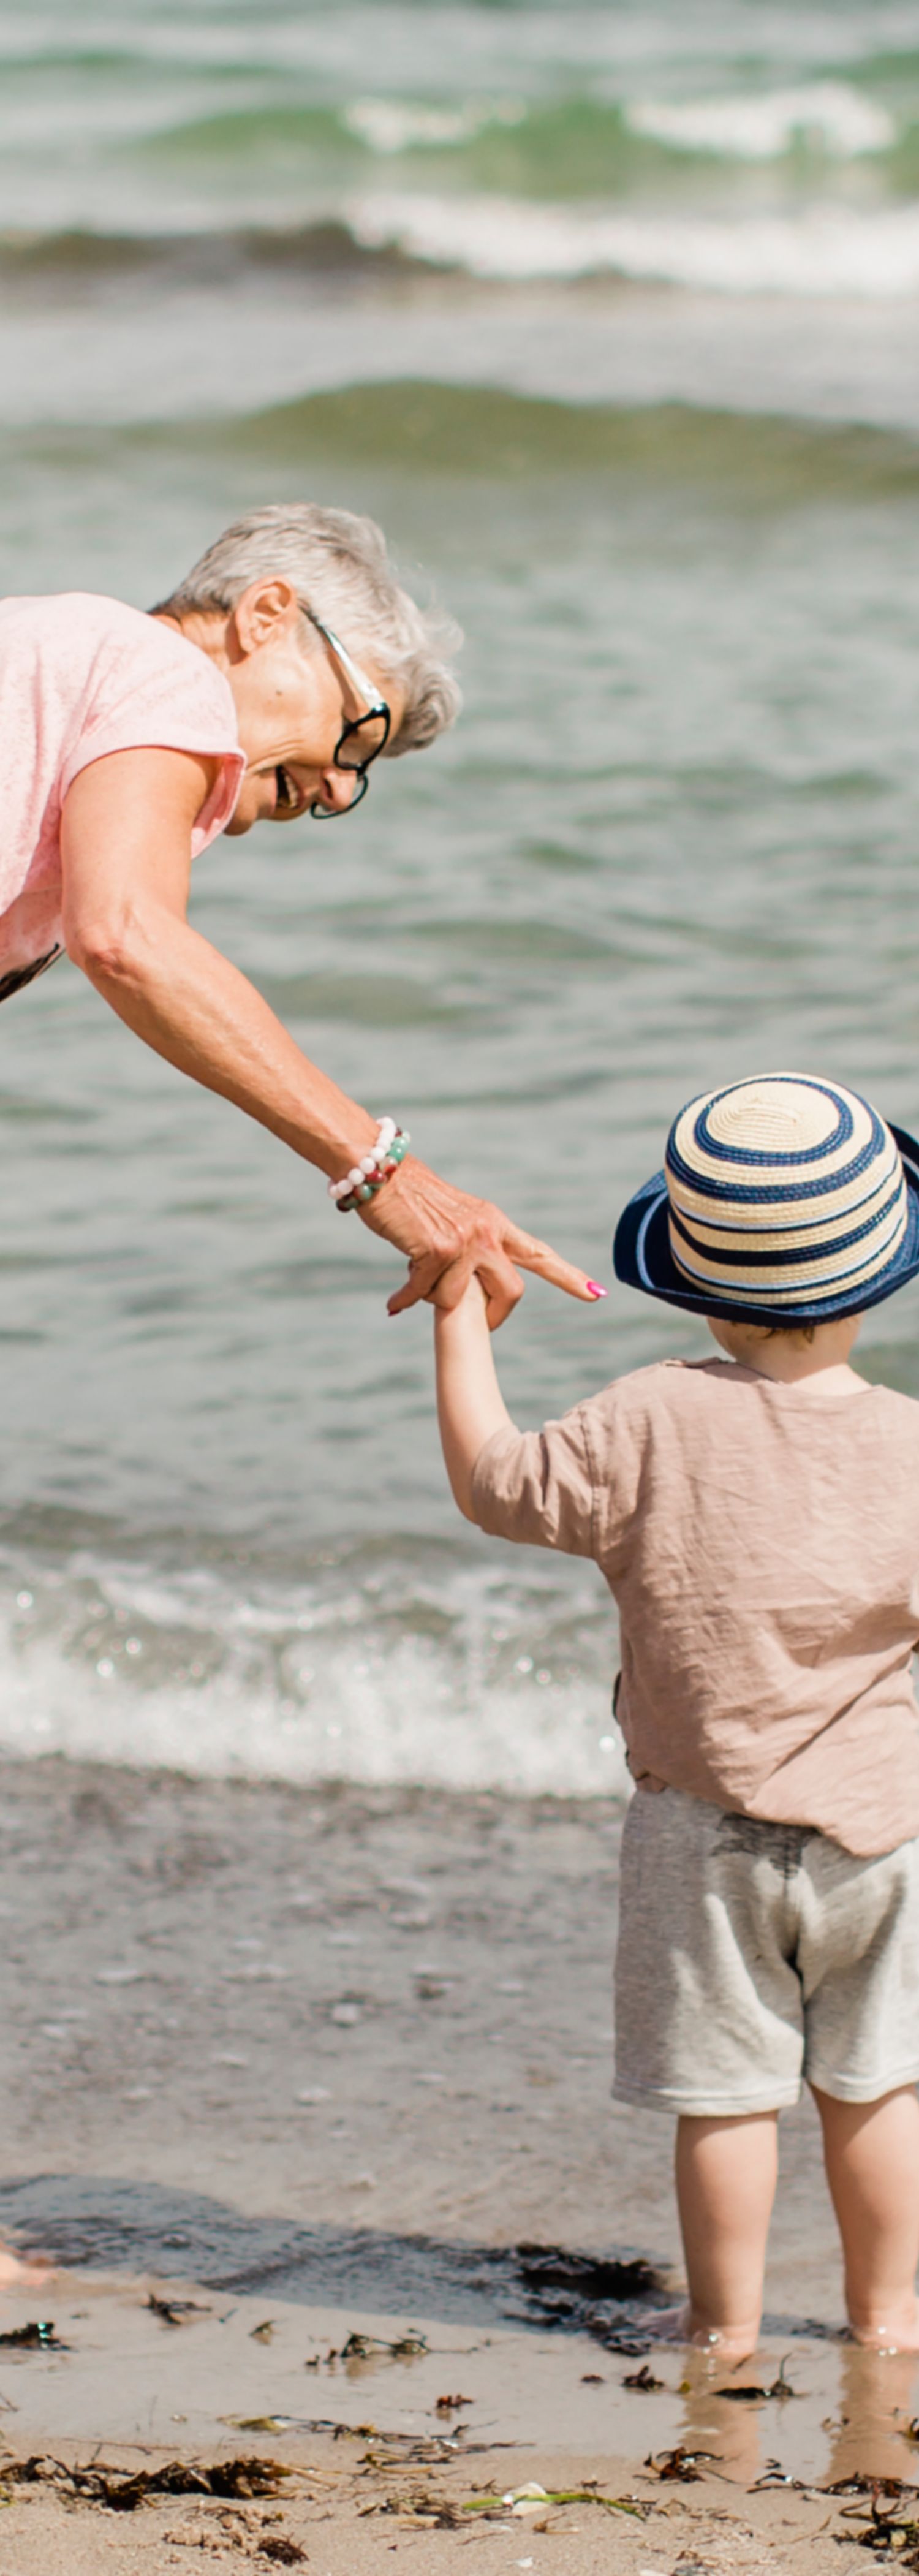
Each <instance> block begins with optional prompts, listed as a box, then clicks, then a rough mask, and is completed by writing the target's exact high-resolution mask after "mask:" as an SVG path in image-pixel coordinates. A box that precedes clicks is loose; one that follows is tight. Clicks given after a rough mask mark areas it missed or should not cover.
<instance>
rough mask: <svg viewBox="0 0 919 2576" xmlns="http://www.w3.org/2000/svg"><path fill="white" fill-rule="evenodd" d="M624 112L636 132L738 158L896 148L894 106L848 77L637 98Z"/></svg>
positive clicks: (841, 155)
mask: <svg viewBox="0 0 919 2576" xmlns="http://www.w3.org/2000/svg"><path fill="white" fill-rule="evenodd" d="M625 114H626V121H627V123H628V124H629V125H630V126H631V127H632V129H633V131H634V132H635V133H636V134H646V135H650V136H652V137H653V139H654V141H655V142H656V143H666V144H668V145H670V146H672V147H673V148H675V149H676V150H677V151H680V152H704V153H709V152H712V153H716V154H718V155H719V156H721V157H723V158H724V159H727V160H733V161H778V160H781V159H782V158H784V156H785V154H786V153H789V152H800V151H804V152H819V153H826V154H828V155H831V156H832V158H833V159H834V160H840V161H848V160H857V159H860V158H861V156H862V154H864V153H875V152H887V151H890V150H891V149H892V147H893V145H894V144H895V143H896V140H897V126H896V124H895V121H894V118H893V117H892V116H891V115H889V113H888V111H887V109H886V108H884V107H881V106H879V105H878V104H877V102H876V100H874V99H870V98H866V97H865V95H864V93H863V92H862V91H861V90H857V89H852V88H850V87H849V85H848V84H847V83H845V82H843V81H819V82H815V83H814V84H813V86H812V87H810V88H807V89H784V90H771V91H770V90H767V91H765V92H755V91H744V92H741V93H739V94H735V95H733V96H730V97H724V98H696V99H678V100H672V99H671V100H667V99H658V100H654V99H645V100H642V99H638V100H636V101H635V102H634V104H632V105H630V106H628V107H627V108H626V111H625Z"/></svg>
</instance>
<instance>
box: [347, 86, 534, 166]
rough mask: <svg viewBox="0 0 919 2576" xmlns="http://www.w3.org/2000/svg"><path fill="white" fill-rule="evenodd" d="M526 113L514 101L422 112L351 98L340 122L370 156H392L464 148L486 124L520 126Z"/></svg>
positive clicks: (409, 103)
mask: <svg viewBox="0 0 919 2576" xmlns="http://www.w3.org/2000/svg"><path fill="white" fill-rule="evenodd" d="M526 112H527V111H526V105H525V103H524V102H523V101H520V100H516V99H493V100H490V101H489V100H483V99H466V100H464V101H463V102H462V103H461V104H460V105H459V106H457V107H424V106H421V105H420V104H419V103H418V101H417V100H412V99H403V98H356V99H354V100H353V101H352V103H351V105H350V106H348V107H346V108H345V109H344V110H343V113H342V123H343V124H344V125H345V126H346V127H347V130H348V132H349V134H356V135H357V136H358V139H359V141H360V142H361V143H366V144H367V145H368V146H369V149H370V151H371V152H380V153H383V154H391V153H397V152H410V151H413V150H417V149H418V148H419V147H421V148H422V149H424V148H428V149H430V148H432V147H433V148H434V149H436V148H437V147H438V146H440V147H441V148H443V147H445V146H447V145H449V144H453V143H468V142H470V141H471V139H472V137H473V136H474V135H476V134H481V133H483V132H484V130H485V127H486V126H488V125H519V124H520V123H521V121H522V119H523V118H524V117H525V116H526Z"/></svg>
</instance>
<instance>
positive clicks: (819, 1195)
mask: <svg viewBox="0 0 919 2576" xmlns="http://www.w3.org/2000/svg"><path fill="white" fill-rule="evenodd" d="M613 1263H614V1267H615V1271H616V1276H617V1278H618V1279H623V1280H626V1281H627V1283H628V1285H629V1286H630V1287H632V1288H644V1289H645V1290H646V1291H647V1294H648V1295H649V1296H651V1297H662V1298H664V1299H665V1300H666V1303H667V1304H668V1305H670V1306H689V1307H692V1308H694V1309H696V1311H697V1312H698V1313H700V1314H703V1315H724V1316H732V1317H733V1318H735V1320H738V1321H741V1322H748V1321H749V1320H750V1319H751V1318H753V1317H755V1318H756V1319H757V1320H758V1321H759V1322H761V1323H764V1324H816V1323H822V1322H825V1321H826V1320H827V1318H828V1317H830V1316H832V1315H852V1314H859V1313H860V1312H861V1311H862V1309H863V1307H865V1306H877V1305H879V1304H880V1301H881V1299H882V1298H883V1297H890V1296H892V1295H893V1291H894V1289H895V1288H901V1287H902V1286H903V1283H904V1281H905V1280H907V1279H912V1278H913V1277H914V1276H915V1274H916V1272H917V1271H919V1145H917V1144H916V1143H915V1142H914V1140H913V1138H912V1137H911V1136H907V1135H905V1134H904V1133H903V1131H902V1129H900V1128H899V1127H888V1126H886V1125H885V1122H884V1120H883V1118H880V1117H879V1116H878V1113H877V1110H876V1109H872V1108H871V1106H870V1103H869V1102H868V1101H867V1100H861V1099H860V1098H859V1095H858V1093H857V1092H855V1091H844V1090H843V1089H842V1087H841V1085H840V1084H839V1083H835V1082H821V1081H817V1080H816V1079H814V1078H813V1077H812V1076H811V1075H810V1074H804V1073H767V1074H762V1075H760V1076H758V1077H757V1078H756V1079H755V1080H754V1081H751V1082H734V1083H730V1084H729V1085H728V1086H727V1087H726V1088H725V1089H724V1090H723V1091H707V1092H704V1093H703V1094H702V1096H701V1097H700V1098H699V1099H698V1100H690V1101H689V1103H688V1104H687V1107H686V1108H685V1109H681V1111H680V1114H679V1117H678V1118H676V1119H674V1123H673V1126H672V1127H671V1130H670V1134H669V1137H668V1139H667V1154H666V1162H665V1168H664V1170H663V1171H662V1172H655V1174H654V1177H653V1179H652V1180H650V1181H646V1182H645V1185H644V1188H643V1189H641V1190H638V1191H637V1192H636V1194H635V1197H634V1198H633V1199H630V1201H629V1204H628V1207H627V1208H626V1209H625V1210H624V1212H623V1214H622V1216H621V1217H620V1220H619V1224H618V1226H617V1228H616V1236H615V1241H614V1244H613Z"/></svg>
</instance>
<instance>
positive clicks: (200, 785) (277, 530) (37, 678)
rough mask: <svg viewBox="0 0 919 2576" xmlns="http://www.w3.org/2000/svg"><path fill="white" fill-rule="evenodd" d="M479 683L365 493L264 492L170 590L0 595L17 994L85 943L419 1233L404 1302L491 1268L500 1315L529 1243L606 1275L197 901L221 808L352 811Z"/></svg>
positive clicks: (4, 881)
mask: <svg viewBox="0 0 919 2576" xmlns="http://www.w3.org/2000/svg"><path fill="white" fill-rule="evenodd" d="M448 641H449V637H448ZM458 703H459V697H458V691H457V688H456V683H455V681H454V679H453V677H452V674H451V672H450V670H449V668H448V667H447V664H446V662H445V659H444V637H443V629H442V628H441V629H440V630H439V629H438V624H437V621H436V620H435V618H433V617H432V616H431V615H430V614H425V613H424V612H423V611H422V610H421V609H420V608H419V607H418V606H417V605H416V603H415V601H414V600H413V599H411V598H410V597H409V596H408V594H407V593H406V591H404V590H403V589H401V588H400V586H399V584H398V582H397V580H396V578H395V574H394V572H393V569H392V566H391V564H390V563H389V561H388V558H387V553H386V547H385V543H384V540H383V537H382V535H381V533H380V530H379V529H378V528H376V527H375V526H374V524H373V522H372V521H371V520H369V519H358V518H354V517H352V515H351V513H350V512H348V511H345V510H324V509H318V508H313V507H311V506H309V505H307V504H303V505H297V506H293V507H290V508H284V507H277V508H271V509H265V510H256V511H253V512H252V514H251V516H250V517H248V518H246V519H240V520H239V521H237V523H236V525H235V526H233V527H232V528H228V529H227V530H226V532H225V534H224V535H223V536H222V537H218V539H217V542H216V544H215V545H213V546H211V547H210V548H209V550H208V552H207V554H205V555H203V556H202V558H201V561H200V562H199V563H197V564H196V565H195V566H194V569H193V570H192V571H191V572H190V573H189V574H188V577H187V579H186V580H185V581H183V582H182V583H181V584H180V585H179V588H178V589H177V590H175V591H173V592H172V594H171V596H170V597H169V598H168V599H166V600H164V601H163V602H162V604H161V606H159V607H158V608H155V609H154V610H153V611H152V613H151V614H150V615H144V614H142V613H141V612H140V611H139V610H137V609H134V608H126V607H124V606H123V605H122V604H121V603H120V602H119V601H117V600H112V599H103V598H98V597H96V596H95V595H90V594H83V593H68V594H65V595H63V596H61V597H53V598H39V599H9V600H5V601H3V602H0V743H2V745H3V767H4V780H3V787H4V795H3V805H4V813H3V837H2V847H0V1000H5V999H6V998H7V996H8V995H9V994H11V993H13V992H15V991H16V990H17V989H18V988H19V987H20V986H22V985H24V984H27V983H30V982H31V981H32V980H33V978H34V977H35V976H36V975H39V974H41V973H43V972H44V970H45V969H46V968H47V967H49V966H51V965H52V964H53V963H54V961H55V959H56V958H58V957H60V956H61V955H62V954H63V953H64V952H65V951H66V954H67V955H68V957H71V958H72V959H73V960H74V963H75V964H76V965H78V966H79V967H81V968H82V970H83V973H84V974H85V975H87V976H88V978H89V981H90V983H91V984H94V985H95V987H96V990H97V992H99V993H101V995H102V997H103V1000H104V1001H106V1002H108V1003H109V1005H110V1007H111V1009H112V1010H113V1011H116V1012H117V1013H118V1017H119V1019H122V1020H125V1021H126V1022H127V1025H128V1027H129V1028H131V1029H133V1030H134V1031H135V1034H136V1035H137V1037H139V1038H142V1039H143V1040H144V1043H145V1045H147V1046H150V1047H153V1048H155V1050H156V1052H157V1053H158V1054H159V1055H163V1056H166V1057H167V1058H168V1060H169V1062H170V1063H171V1064H174V1065H177V1066H179V1068H180V1070H181V1071H182V1072H183V1073H187V1074H190V1075H191V1077H192V1080H193V1081H195V1082H200V1083H203V1084H205V1086H206V1087H207V1088H208V1089H209V1090H211V1091H217V1092H222V1093H223V1095H224V1097H225V1098H226V1099H228V1100H232V1101H234V1102H235V1103H236V1106H237V1107H238V1108H240V1109H244V1110H246V1111H247V1112H248V1115H249V1116H250V1117H251V1118H257V1119H259V1120H260V1121H261V1123H262V1125H263V1126H265V1127H269V1128H271V1130H272V1132H273V1134H274V1135H276V1136H280V1137H281V1138H283V1141H284V1143H285V1144H287V1145H290V1146H291V1147H292V1149H293V1151H294V1153H296V1154H300V1155H302V1156H303V1158H304V1160H305V1161H307V1162H309V1163H314V1164H316V1165H317V1167H318V1169H319V1170H320V1171H322V1172H324V1173H325V1174H326V1175H327V1178H328V1179H329V1181H330V1183H332V1185H333V1190H334V1185H336V1184H338V1189H337V1192H336V1193H335V1194H337V1195H338V1196H339V1198H341V1199H342V1200H343V1201H344V1204H345V1205H346V1206H347V1207H352V1206H353V1207H356V1208H357V1210H358V1212H359V1214H360V1215H361V1216H362V1218H363V1220H364V1223H365V1224H367V1225H369V1226H372V1228H373V1230H374V1232H375V1233H377V1234H381V1235H383V1236H384V1237H385V1238H386V1240H387V1242H389V1243H392V1244H395V1245H396V1247H397V1248H398V1250H399V1251H400V1252H402V1253H403V1254H405V1255H407V1257H408V1262H409V1275H408V1279H407V1280H406V1282H405V1284H404V1285H403V1287H402V1288H401V1289H400V1290H398V1291H397V1293H396V1294H395V1295H394V1296H393V1297H392V1298H391V1300H390V1311H391V1312H393V1313H396V1312H398V1311H399V1310H400V1309H401V1308H403V1307H405V1306H410V1305H412V1304H414V1302H415V1301H416V1299H417V1298H419V1297H426V1296H430V1295H431V1294H432V1293H434V1292H436V1295H437V1299H438V1302H439V1303H442V1304H449V1305H452V1304H453V1303H454V1302H455V1300H456V1299H457V1298H458V1297H460V1296H461V1295H462V1292H463V1289H464V1287H465V1285H466V1283H467V1281H468V1278H469V1276H470V1273H471V1272H472V1271H473V1270H475V1271H477V1272H478V1274H479V1277H480V1278H481V1280H482V1283H483V1286H484V1289H485V1292H486V1296H487V1299H488V1310H489V1317H490V1320H491V1322H492V1323H493V1324H497V1323H500V1322H501V1320H502V1318H503V1316H504V1315H505V1314H506V1313H507V1312H508V1310H509V1308H510V1307H511V1306H512V1305H513V1304H514V1302H515V1300H516V1299H517V1297H519V1296H520V1294H521V1290H522V1281H521V1279H520V1277H519V1269H520V1268H522V1269H527V1270H538V1271H539V1272H541V1274H542V1275H543V1277H544V1278H547V1279H549V1280H551V1281H552V1282H553V1284H554V1285H555V1286H557V1287H559V1288H564V1289H566V1290H567V1291H568V1293H569V1294H570V1295H572V1296H575V1297H584V1298H589V1297H591V1296H592V1294H594V1293H595V1292H594V1290H593V1286H592V1283H591V1282H589V1281H588V1280H587V1279H586V1278H585V1276H584V1273H583V1272H582V1271H580V1270H576V1269H574V1268H573V1267H572V1266H571V1264H570V1263H568V1262H565V1261H562V1260H560V1259H559V1258H558V1257H557V1256H556V1255H555V1254H554V1253H553V1252H551V1251H550V1250H549V1249H548V1247H547V1246H546V1245H545V1244H542V1243H539V1242H537V1241H536V1240H534V1238H533V1237H532V1236H530V1235H526V1234H523V1233H521V1232H520V1230H519V1229H518V1227H516V1226H515V1225H513V1224H511V1223H510V1221H509V1220H508V1218H507V1217H505V1216H503V1215H502V1213H501V1211H500V1209H498V1208H496V1207H493V1206H491V1205H490V1204H489V1203H488V1202H487V1201H484V1200H481V1199H473V1198H469V1197H467V1196H466V1195H465V1193H464V1192H463V1191H461V1190H457V1189H454V1188H453V1187H452V1186H451V1184H450V1183H449V1182H447V1181H444V1180H441V1179H440V1178H439V1177H438V1175H437V1174H436V1173H434V1172H431V1171H429V1170H428V1169H427V1168H426V1166H425V1164H423V1163H421V1162H419V1161H418V1160H417V1158H416V1157H415V1155H414V1154H412V1155H410V1156H408V1158H407V1159H405V1154H406V1148H405V1144H404V1139H403V1138H402V1135H401V1132H400V1130H399V1129H398V1128H397V1127H396V1125H395V1122H394V1121H393V1120H392V1119H387V1120H385V1121H382V1122H380V1123H379V1124H378V1122H377V1120H376V1119H375V1118H373V1117H371V1115H370V1114H369V1112H368V1111H367V1110H365V1109H362V1108H360V1107H358V1106H357V1104H356V1103H355V1102H354V1101H353V1100H349V1099H348V1098H347V1097H346V1095H345V1093H344V1092H342V1091H339V1089H338V1087H337V1085H336V1084H335V1083H334V1082H332V1081H331V1080H330V1079H329V1077H328V1076H327V1075H326V1074H324V1073H322V1072H321V1071H320V1070H319V1068H318V1067H317V1066H316V1065H314V1064H311V1063H310V1061H309V1059H308V1058H307V1057H306V1056H304V1055H303V1054H301V1051H300V1048H299V1047H298V1046H296V1045H295V1044H294V1041H293V1038H291V1037H290V1036H289V1035H288V1033H287V1031H286V1029H284V1028H283V1027H282V1026H281V1024H280V1022H279V1021H278V1020H277V1019H276V1018H275V1016H274V1014H273V1012H272V1011H270V1010H269V1008H268V1005H267V1003H266V1002H264V1001H263V1000H262V999H261V996H260V995H259V994H258V993H257V992H256V991H255V989H254V987H253V986H252V985H251V984H250V983H248V982H247V980H246V977H245V976H244V975H241V974H240V973H239V972H238V971H237V969H236V967H234V966H231V965H230V964H229V963H228V961H227V959H226V958H225V957H222V956H221V955H220V954H219V952H218V951H217V950H216V949H215V948H213V947H211V945H210V943H209V942H208V941H207V940H206V939H202V938H201V937H200V935H199V933H198V932H197V931H195V930H192V929H191V928H190V927H189V924H188V921H187V919H186V910H187V904H188V893H189V880H190V875H191V865H192V861H193V859H195V858H197V857H198V855H199V853H200V852H201V851H202V850H205V849H206V848H207V847H208V845H209V843H210V842H211V841H213V840H214V839H215V838H216V835H217V834H218V833H220V832H230V833H241V832H248V831H251V828H252V825H253V823H257V822H270V823H290V822H294V821H296V820H297V819H298V818H299V817H301V816H304V815H311V816H313V817H314V818H315V819H317V820H321V821H331V820H332V819H333V818H334V817H340V816H343V815H345V814H348V813H350V812H351V811H353V808H354V807H355V806H356V805H358V804H360V802H361V801H362V799H363V797H364V796H365V794H366V791H367V787H368V784H369V779H370V770H371V764H372V763H373V762H374V761H375V760H376V759H377V758H378V757H380V756H381V755H383V756H385V757H386V758H391V757H392V756H393V755H395V754H397V753H401V752H404V751H416V750H420V749H422V748H423V746H424V745H425V744H426V743H429V742H433V740H434V738H435V736H436V735H437V734H438V733H440V732H441V731H442V730H443V729H444V727H445V726H446V725H448V724H450V723H451V722H452V720H453V717H454V715H455V714H456V710H457V707H458ZM515 1265H516V1266H515Z"/></svg>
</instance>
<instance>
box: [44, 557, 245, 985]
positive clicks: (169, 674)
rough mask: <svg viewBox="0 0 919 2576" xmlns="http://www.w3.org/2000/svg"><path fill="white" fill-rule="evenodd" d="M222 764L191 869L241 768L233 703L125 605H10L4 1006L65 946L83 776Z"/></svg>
mask: <svg viewBox="0 0 919 2576" xmlns="http://www.w3.org/2000/svg"><path fill="white" fill-rule="evenodd" d="M153 745H156V746H158V747H162V748H163V749H165V750H169V751H190V752H196V753H197V754H198V755H199V757H203V758H211V759H213V758H214V757H215V756H216V757H217V758H219V760H220V769H219V771H218V774H217V778H216V781H215V784H214V786H213V788H212V790H211V793H210V795H209V796H208V798H207V800H206V803H205V804H204V805H203V806H202V809H201V812H200V814H199V816H198V819H197V822H196V824H195V826H194V830H193V832H192V836H191V850H192V857H193V858H197V856H198V854H199V851H201V850H205V849H207V846H208V843H209V842H210V841H213V840H214V839H215V838H216V835H217V833H218V832H222V831H223V830H224V829H225V826H226V824H227V823H228V822H229V820H230V817H231V815H232V812H233V808H234V806H235V804H236V799H237V797H238V795H239V789H240V783H241V780H242V774H243V770H244V767H245V758H244V754H243V753H242V752H241V750H240V748H239V736H238V733H237V726H236V709H235V707H234V704H233V696H232V691H231V689H230V687H229V684H228V682H227V681H226V680H225V679H224V677H223V674H222V672H220V671H218V670H216V669H215V666H214V664H213V662H210V661H209V660H208V658H207V655H206V654H204V653H202V652H201V651H200V650H199V648H198V646H197V645H196V644H189V643H188V642H187V640H186V638H185V636H184V635H180V634H178V633H177V631H176V629H175V627H173V626H164V625H162V624H161V623H160V622H159V621H158V620H157V619H156V618H153V617H146V616H144V614H143V612H142V611H141V610H140V609H138V608H126V607H125V606H124V604H123V602H122V601H121V600H119V599H101V598H98V597H97V596H96V595H95V593H93V592H89V591H66V592H62V593H60V594H59V595H58V596H56V597H51V598H42V599H2V600H0V1000H3V999H4V997H5V994H6V993H8V992H10V991H12V990H14V989H15V986H16V984H17V983H19V982H21V981H28V978H29V974H30V972H34V971H35V970H36V968H37V967H38V966H39V965H40V964H44V963H46V962H50V959H51V958H52V957H53V956H55V955H57V954H59V953H60V950H61V948H62V946H63V930H62V925H61V843H60V829H61V808H62V805H63V802H64V798H65V796H66V794H67V790H68V788H69V787H70V786H72V784H73V781H74V779H75V778H76V777H77V776H78V774H79V772H80V770H81V769H87V768H88V767H89V764H90V762H91V761H94V760H101V759H103V758H104V756H105V754H106V753H107V752H111V751H136V750H138V749H139V748H140V747H141V746H148V747H150V746H153Z"/></svg>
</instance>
